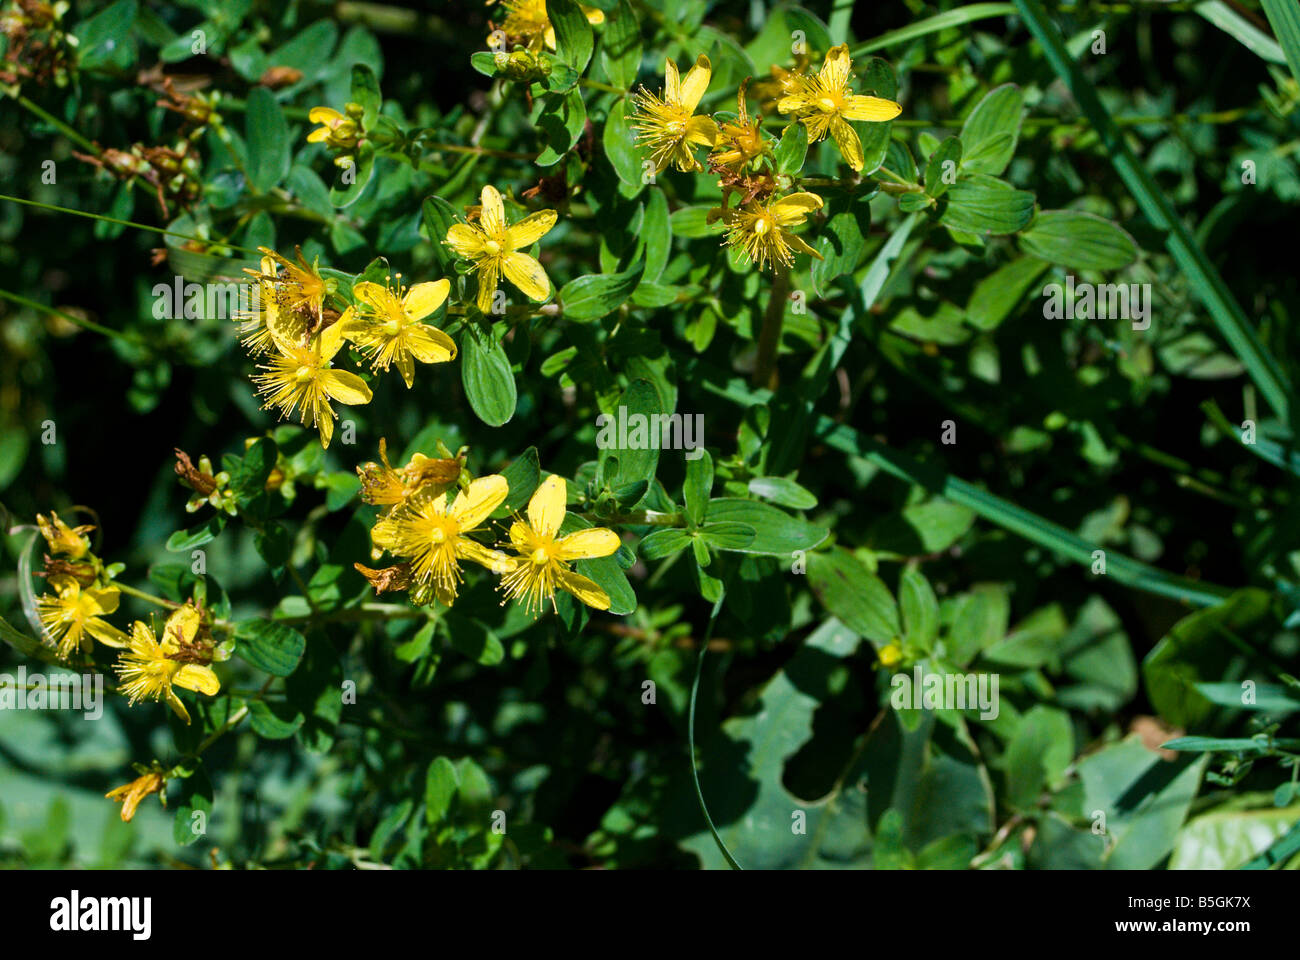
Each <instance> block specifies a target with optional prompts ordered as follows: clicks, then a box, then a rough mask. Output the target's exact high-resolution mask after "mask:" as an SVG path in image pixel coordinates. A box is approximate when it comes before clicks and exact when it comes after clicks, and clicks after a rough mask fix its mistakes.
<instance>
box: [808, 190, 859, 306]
mask: <svg viewBox="0 0 1300 960" xmlns="http://www.w3.org/2000/svg"><path fill="white" fill-rule="evenodd" d="M827 217H828V219H827V221H826V225H825V226H824V227H822V228H821V229H820V230H819V231H818V233H817V239H816V242H815V243H814V244H813V249H814V250H816V251H817V252H818V253H820V254H821V255H822V259H821V260H813V261H812V275H813V282H814V283H816V284H817V286H818V288H819V289H825V288H826V287H827V286H829V284H830V283H831V281H833V280H834V279H835V278H836V277H840V276H844V275H845V274H849V273H852V272H853V271H854V270H856V269H857V266H858V262H859V261H860V260H861V259H862V251H863V249H864V248H865V246H866V239H867V233H868V231H869V230H870V229H871V205H870V203H869V201H867V200H866V199H865V198H863V197H848V198H847V199H839V200H835V201H832V203H831V205H830V209H829V210H828V211H827Z"/></svg>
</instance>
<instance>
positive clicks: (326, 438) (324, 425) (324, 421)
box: [316, 408, 334, 450]
mask: <svg viewBox="0 0 1300 960" xmlns="http://www.w3.org/2000/svg"><path fill="white" fill-rule="evenodd" d="M316 429H317V430H319V431H320V445H321V447H322V448H324V449H326V450H328V449H329V448H330V440H331V439H332V438H333V436H334V411H333V410H330V409H328V408H326V410H325V415H324V416H323V417H321V418H320V419H319V420H317V421H316Z"/></svg>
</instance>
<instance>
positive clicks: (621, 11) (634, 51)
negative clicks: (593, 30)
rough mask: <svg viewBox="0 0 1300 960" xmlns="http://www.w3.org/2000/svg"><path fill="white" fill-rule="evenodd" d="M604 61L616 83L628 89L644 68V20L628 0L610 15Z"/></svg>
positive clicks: (621, 0)
mask: <svg viewBox="0 0 1300 960" xmlns="http://www.w3.org/2000/svg"><path fill="white" fill-rule="evenodd" d="M600 62H601V63H602V64H603V65H604V67H605V74H606V76H608V77H609V82H610V83H612V84H613V85H614V86H616V87H622V88H623V89H625V90H626V89H627V88H628V87H630V86H632V84H633V83H635V82H636V77H637V73H638V72H640V69H641V24H640V23H639V22H637V17H636V12H635V11H634V10H633V9H632V5H631V4H630V3H628V0H619V4H618V9H616V10H615V11H614V13H613V14H612V15H609V14H607V15H606V18H605V29H604V31H603V32H602V33H601V39H600Z"/></svg>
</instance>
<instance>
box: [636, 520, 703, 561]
mask: <svg viewBox="0 0 1300 960" xmlns="http://www.w3.org/2000/svg"><path fill="white" fill-rule="evenodd" d="M690 545H691V535H690V534H689V533H687V532H686V531H685V530H679V529H677V528H676V527H666V528H664V529H663V530H656V531H654V532H653V533H650V534H647V535H646V536H645V537H644V538H642V540H641V543H640V544H639V545H638V547H637V549H638V551H639V552H640V554H641V556H643V557H645V558H646V559H647V560H662V559H663V558H664V557H670V556H672V555H673V554H675V553H680V552H681V551H682V550H685V549H686V548H687V547H689V546H690Z"/></svg>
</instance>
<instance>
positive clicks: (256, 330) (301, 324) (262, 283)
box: [234, 257, 307, 354]
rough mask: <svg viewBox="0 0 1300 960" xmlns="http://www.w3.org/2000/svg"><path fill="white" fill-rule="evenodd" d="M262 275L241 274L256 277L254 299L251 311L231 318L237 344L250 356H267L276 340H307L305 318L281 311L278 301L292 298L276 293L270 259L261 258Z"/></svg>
mask: <svg viewBox="0 0 1300 960" xmlns="http://www.w3.org/2000/svg"><path fill="white" fill-rule="evenodd" d="M261 270H262V272H261V273H256V272H254V271H252V270H248V269H245V270H244V272H245V273H248V274H251V275H253V276H255V277H257V278H258V281H257V298H256V302H255V303H254V304H253V309H251V310H240V311H237V312H236V313H235V317H234V319H235V320H236V322H238V323H239V337H240V343H242V344H243V345H244V349H245V350H247V351H248V352H249V353H252V354H258V353H267V352H269V351H270V350H272V349H273V348H274V347H275V343H274V341H275V339H276V338H279V339H281V340H287V341H293V342H298V341H304V342H305V340H306V337H307V318H306V317H304V316H303V315H302V314H301V313H300V312H297V311H294V310H291V309H287V308H286V309H281V302H282V301H286V300H290V299H292V298H288V297H285V296H284V295H283V294H280V293H279V292H278V290H277V286H276V285H277V284H278V283H279V282H280V281H278V280H268V279H267V278H268V277H275V276H276V274H277V270H278V267H277V265H276V262H275V260H273V259H272V258H271V257H263V258H262V262H261Z"/></svg>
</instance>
